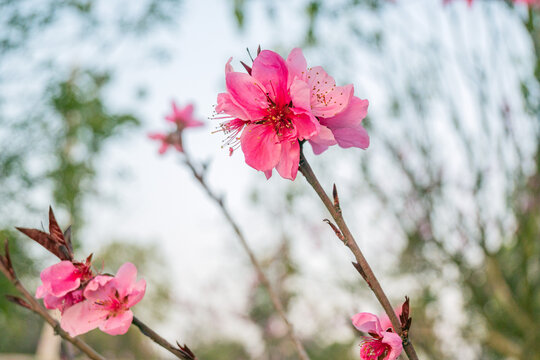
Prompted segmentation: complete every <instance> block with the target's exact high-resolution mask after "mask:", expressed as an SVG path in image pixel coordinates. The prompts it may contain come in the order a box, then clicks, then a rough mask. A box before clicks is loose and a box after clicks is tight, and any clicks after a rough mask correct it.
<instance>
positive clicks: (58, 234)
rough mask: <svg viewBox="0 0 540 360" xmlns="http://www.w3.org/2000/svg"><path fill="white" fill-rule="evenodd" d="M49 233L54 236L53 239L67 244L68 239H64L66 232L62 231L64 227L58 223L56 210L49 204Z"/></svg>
mask: <svg viewBox="0 0 540 360" xmlns="http://www.w3.org/2000/svg"><path fill="white" fill-rule="evenodd" d="M49 234H50V235H51V237H52V238H53V240H55V241H57V242H59V243H61V244H63V245H67V244H66V240H65V239H64V233H63V232H62V229H60V226H59V225H58V222H57V221H56V218H55V217H54V212H53V210H52V207H50V206H49Z"/></svg>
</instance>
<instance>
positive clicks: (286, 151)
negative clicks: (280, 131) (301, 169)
mask: <svg viewBox="0 0 540 360" xmlns="http://www.w3.org/2000/svg"><path fill="white" fill-rule="evenodd" d="M299 163H300V145H299V144H298V141H296V140H295V141H284V142H282V143H281V159H280V160H279V163H278V164H277V166H276V170H277V171H278V173H279V175H281V176H282V177H283V178H285V179H289V180H294V179H296V173H297V172H298V164H299Z"/></svg>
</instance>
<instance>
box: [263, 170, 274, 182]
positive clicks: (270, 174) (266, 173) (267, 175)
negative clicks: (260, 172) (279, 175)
mask: <svg viewBox="0 0 540 360" xmlns="http://www.w3.org/2000/svg"><path fill="white" fill-rule="evenodd" d="M264 176H266V180H268V179H270V178H271V177H272V169H270V170H267V171H265V172H264Z"/></svg>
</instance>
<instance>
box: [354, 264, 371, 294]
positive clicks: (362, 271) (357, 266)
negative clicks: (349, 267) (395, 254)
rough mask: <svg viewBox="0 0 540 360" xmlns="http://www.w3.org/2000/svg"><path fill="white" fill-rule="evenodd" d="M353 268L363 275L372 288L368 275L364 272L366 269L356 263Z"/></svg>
mask: <svg viewBox="0 0 540 360" xmlns="http://www.w3.org/2000/svg"><path fill="white" fill-rule="evenodd" d="M352 264H353V266H354V268H355V269H356V270H357V271H358V272H359V273H360V275H362V278H363V279H364V280H365V281H366V283H367V284H368V286H369V287H370V288H371V282H370V281H369V279H368V277H367V275H366V273H365V272H364V269H362V266H360V264H358V263H356V262H354V261H353V263H352Z"/></svg>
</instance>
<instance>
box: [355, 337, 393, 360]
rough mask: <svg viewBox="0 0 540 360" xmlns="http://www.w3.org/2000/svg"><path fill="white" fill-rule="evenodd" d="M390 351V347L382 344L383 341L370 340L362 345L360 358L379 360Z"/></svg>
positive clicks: (363, 359)
mask: <svg viewBox="0 0 540 360" xmlns="http://www.w3.org/2000/svg"><path fill="white" fill-rule="evenodd" d="M388 351H390V345H388V344H385V343H383V342H382V340H381V339H373V338H369V339H368V340H366V341H364V342H363V343H362V344H361V345H360V358H361V359H362V360H378V359H379V358H381V359H382V356H385V355H386V354H387V353H388Z"/></svg>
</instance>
